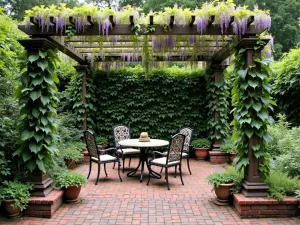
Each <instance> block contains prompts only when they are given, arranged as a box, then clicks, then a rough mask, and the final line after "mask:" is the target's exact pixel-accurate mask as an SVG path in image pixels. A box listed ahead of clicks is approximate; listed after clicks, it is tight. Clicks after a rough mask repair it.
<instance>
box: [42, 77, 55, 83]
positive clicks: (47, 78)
mask: <svg viewBox="0 0 300 225" xmlns="http://www.w3.org/2000/svg"><path fill="white" fill-rule="evenodd" d="M44 80H45V81H46V82H47V83H48V84H50V85H52V84H54V82H53V80H52V79H51V78H49V77H47V76H45V77H44Z"/></svg>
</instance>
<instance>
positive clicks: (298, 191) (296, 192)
mask: <svg viewBox="0 0 300 225" xmlns="http://www.w3.org/2000/svg"><path fill="white" fill-rule="evenodd" d="M295 194H296V198H297V199H299V200H300V189H299V190H296V191H295Z"/></svg>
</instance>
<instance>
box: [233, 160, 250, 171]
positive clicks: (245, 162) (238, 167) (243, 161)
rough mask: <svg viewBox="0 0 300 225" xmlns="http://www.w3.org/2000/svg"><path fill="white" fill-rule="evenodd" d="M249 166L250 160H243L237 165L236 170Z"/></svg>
mask: <svg viewBox="0 0 300 225" xmlns="http://www.w3.org/2000/svg"><path fill="white" fill-rule="evenodd" d="M248 164H249V159H248V158H243V159H242V160H241V161H239V162H238V164H237V165H236V168H237V169H238V170H240V169H241V168H242V167H243V166H247V165H248Z"/></svg>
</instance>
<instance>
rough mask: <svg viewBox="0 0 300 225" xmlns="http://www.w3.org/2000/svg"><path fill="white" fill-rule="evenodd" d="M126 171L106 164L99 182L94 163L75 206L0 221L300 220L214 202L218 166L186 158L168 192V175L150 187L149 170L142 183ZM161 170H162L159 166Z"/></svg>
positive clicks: (221, 223)
mask: <svg viewBox="0 0 300 225" xmlns="http://www.w3.org/2000/svg"><path fill="white" fill-rule="evenodd" d="M137 162H138V161H137V159H134V160H133V161H132V163H131V169H132V168H134V167H135V166H136V165H137ZM127 163H128V161H127V162H126V167H127V170H126V171H125V173H124V174H122V178H123V182H122V183H121V182H120V181H119V178H118V175H117V170H116V169H114V170H113V169H112V165H108V166H107V172H108V177H105V175H104V171H103V167H102V168H101V169H102V171H101V174H100V180H99V183H98V185H97V186H95V185H94V183H95V179H96V174H97V173H96V166H95V165H94V168H93V170H92V173H91V176H90V179H89V183H88V185H86V186H85V187H84V188H83V190H82V192H81V194H80V201H79V203H77V204H63V206H62V207H60V208H59V210H58V211H57V212H56V214H54V216H53V218H51V219H42V218H30V217H21V218H17V219H14V220H9V219H6V218H5V217H3V216H0V224H24V225H25V224H39V225H40V224H49V225H50V224H67V225H71V224H86V225H94V224H95V225H96V224H120V225H121V224H123V225H125V224H127V225H133V224H151V225H162V224H165V225H179V224H182V225H185V224H186V225H188V224H215V225H230V224H245V225H246V224H250V225H267V224H276V225H279V224H282V225H288V224H298V225H299V224H300V219H299V218H272V219H240V218H239V217H238V216H237V214H236V213H235V212H234V210H233V209H232V207H231V206H223V207H220V206H216V205H214V204H213V203H212V199H213V198H214V193H213V192H211V186H210V185H208V184H207V182H206V181H205V178H206V176H207V175H208V174H209V173H211V172H213V171H217V170H222V166H220V165H212V164H210V163H209V162H203V161H196V160H194V159H191V170H192V173H193V174H192V175H189V173H188V170H187V167H186V162H183V163H184V164H183V181H184V183H185V185H184V186H182V185H181V182H180V178H179V176H177V178H174V177H173V169H171V171H172V173H171V176H169V177H170V178H169V180H170V187H171V190H170V191H168V190H167V187H166V182H165V179H160V180H157V179H151V181H150V185H149V186H146V182H147V172H148V171H147V170H146V173H145V175H144V181H143V183H140V182H139V174H137V176H136V177H127V176H126V172H128V171H129V169H128V165H127ZM75 170H77V171H79V172H81V173H83V174H85V175H87V174H88V165H80V166H78V167H77V168H76V169H75ZM155 170H156V171H157V172H158V171H159V168H157V169H155Z"/></svg>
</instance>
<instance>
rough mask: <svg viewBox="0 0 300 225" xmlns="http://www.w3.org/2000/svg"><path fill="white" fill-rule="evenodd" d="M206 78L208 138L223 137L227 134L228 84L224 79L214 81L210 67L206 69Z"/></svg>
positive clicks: (217, 138)
mask: <svg viewBox="0 0 300 225" xmlns="http://www.w3.org/2000/svg"><path fill="white" fill-rule="evenodd" d="M206 74H207V76H208V80H207V88H206V89H207V102H208V104H207V108H208V110H209V111H208V116H207V117H208V118H209V119H208V122H207V129H208V131H209V138H210V139H212V140H213V139H216V140H219V139H224V138H226V137H227V135H228V130H229V124H228V105H229V102H228V96H229V91H228V86H227V82H226V79H223V80H222V81H220V82H215V78H214V73H213V71H212V69H208V70H207V71H206Z"/></svg>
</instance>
